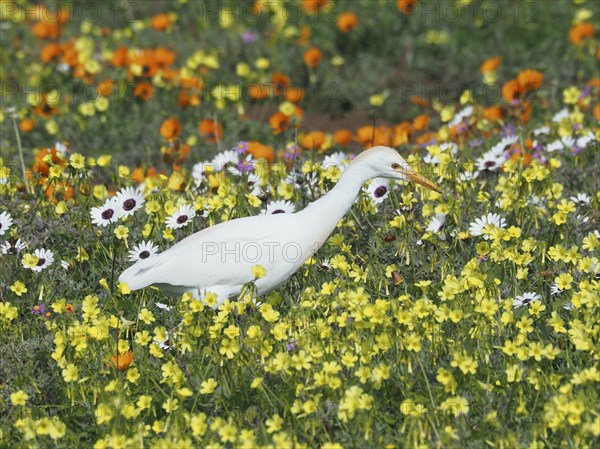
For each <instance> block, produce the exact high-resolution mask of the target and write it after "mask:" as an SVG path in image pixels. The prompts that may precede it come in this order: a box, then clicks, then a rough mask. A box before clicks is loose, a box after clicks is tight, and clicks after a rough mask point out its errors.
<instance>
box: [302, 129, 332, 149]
mask: <svg viewBox="0 0 600 449" xmlns="http://www.w3.org/2000/svg"><path fill="white" fill-rule="evenodd" d="M326 140H327V135H326V134H325V133H324V132H323V131H310V132H309V133H307V134H304V136H302V137H301V138H300V142H299V143H300V146H301V147H302V148H304V149H305V150H317V151H319V150H321V149H322V147H323V144H324V143H325V142H326Z"/></svg>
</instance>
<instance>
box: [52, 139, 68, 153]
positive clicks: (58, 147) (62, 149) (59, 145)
mask: <svg viewBox="0 0 600 449" xmlns="http://www.w3.org/2000/svg"><path fill="white" fill-rule="evenodd" d="M54 148H55V149H56V151H58V152H59V153H61V154H62V155H63V156H64V155H65V154H67V146H66V145H65V144H64V143H62V142H56V144H55V145H54Z"/></svg>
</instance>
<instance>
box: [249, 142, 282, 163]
mask: <svg viewBox="0 0 600 449" xmlns="http://www.w3.org/2000/svg"><path fill="white" fill-rule="evenodd" d="M248 154H251V155H252V156H254V158H255V159H266V160H267V161H268V162H269V163H272V162H273V161H274V160H275V151H274V150H273V147H269V146H267V145H263V144H262V143H260V142H257V141H250V142H248Z"/></svg>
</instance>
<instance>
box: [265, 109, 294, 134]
mask: <svg viewBox="0 0 600 449" xmlns="http://www.w3.org/2000/svg"><path fill="white" fill-rule="evenodd" d="M289 124H290V118H289V117H288V116H287V115H285V114H284V113H283V112H276V113H275V114H273V115H272V116H271V118H269V126H271V129H272V130H273V134H281V133H282V132H283V131H285V130H286V129H287V128H288V126H289Z"/></svg>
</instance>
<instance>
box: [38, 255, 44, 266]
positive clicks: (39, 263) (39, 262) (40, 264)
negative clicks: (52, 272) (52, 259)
mask: <svg viewBox="0 0 600 449" xmlns="http://www.w3.org/2000/svg"><path fill="white" fill-rule="evenodd" d="M45 263H46V259H44V258H43V257H40V258H39V259H38V263H37V266H38V267H41V266H42V265H44V264H45Z"/></svg>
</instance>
